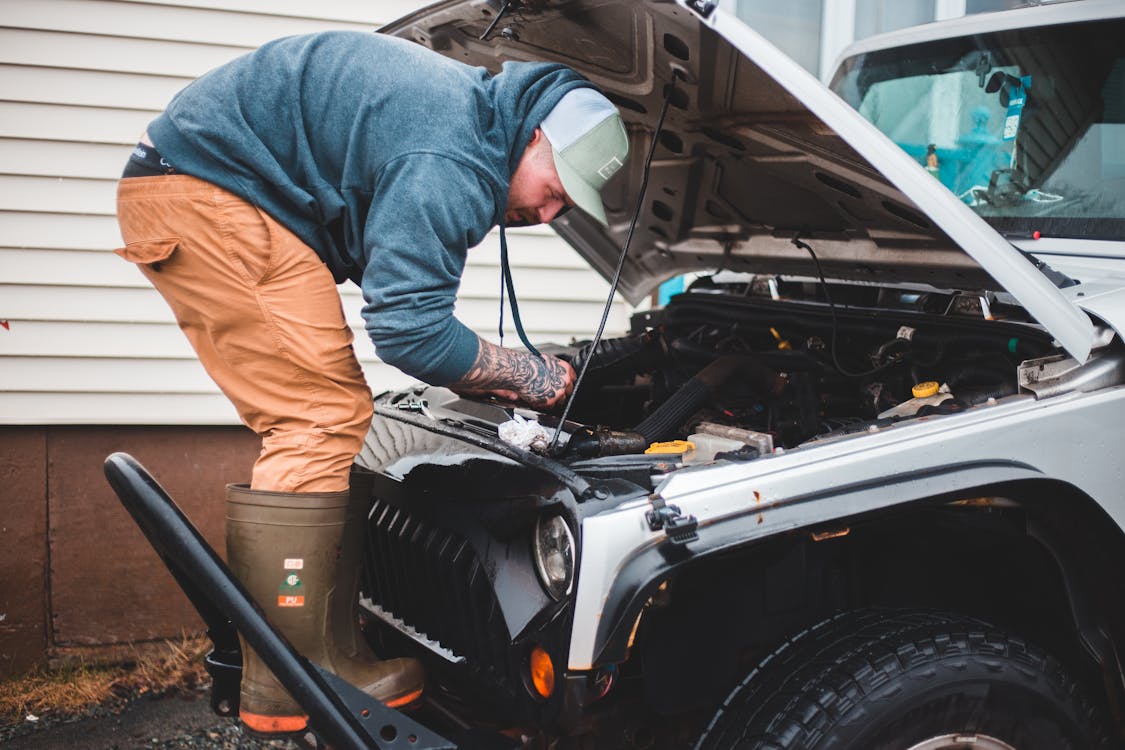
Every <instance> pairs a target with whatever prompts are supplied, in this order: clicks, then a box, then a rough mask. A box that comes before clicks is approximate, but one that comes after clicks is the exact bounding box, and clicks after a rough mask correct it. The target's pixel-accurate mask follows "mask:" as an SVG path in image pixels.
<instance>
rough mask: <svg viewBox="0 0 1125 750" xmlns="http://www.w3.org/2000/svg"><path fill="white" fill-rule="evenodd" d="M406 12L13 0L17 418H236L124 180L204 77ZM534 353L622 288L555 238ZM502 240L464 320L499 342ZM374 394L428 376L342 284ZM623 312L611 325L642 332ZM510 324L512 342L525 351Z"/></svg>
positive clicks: (10, 403) (542, 266) (535, 306)
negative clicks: (155, 261)
mask: <svg viewBox="0 0 1125 750" xmlns="http://www.w3.org/2000/svg"><path fill="white" fill-rule="evenodd" d="M418 6H419V4H418V3H412V2H402V1H401V0H322V1H321V2H317V3H310V2H307V0H213V1H208V0H194V1H193V0H179V1H174V0H147V1H145V2H139V1H136V0H0V321H4V322H5V323H6V326H7V328H6V329H5V328H3V327H0V424H153V425H155V424H230V423H235V422H237V418H236V416H235V414H234V411H233V409H232V408H231V407H230V406H229V404H228V403H227V402H226V399H225V398H223V396H222V395H221V394H219V392H218V391H217V389H216V388H215V386H214V385H213V384H212V383H211V381H210V379H209V378H208V377H207V375H206V374H205V373H204V372H203V370H202V368H201V367H200V366H199V364H198V362H197V361H196V359H195V356H194V353H193V352H192V350H191V348H190V347H189V346H188V344H187V341H186V339H184V337H183V335H182V334H181V333H180V332H179V331H178V330H177V327H176V323H175V320H174V319H173V318H172V315H171V312H170V311H169V310H168V308H167V306H166V305H165V304H164V302H163V300H162V299H161V298H160V296H159V295H158V294H157V293H156V292H155V291H154V290H153V289H152V288H151V287H149V286H148V284H147V282H146V281H145V280H144V278H143V277H142V276H141V275H140V273H139V272H138V271H137V270H136V269H135V268H134V267H133V266H131V265H130V264H128V263H126V262H124V261H123V260H121V259H119V258H118V257H117V256H115V255H114V254H113V252H112V250H113V248H115V247H118V246H119V245H120V243H121V240H120V236H119V234H118V230H117V224H116V221H115V219H114V215H113V214H114V196H115V191H116V181H117V177H118V176H119V175H120V172H121V168H122V167H123V166H124V163H125V159H126V158H127V156H128V153H129V150H130V148H131V146H132V145H133V144H134V143H136V140H137V137H138V136H139V135H140V133H141V131H142V130H143V129H144V127H145V125H146V124H147V123H148V122H149V121H150V120H151V119H152V118H153V117H155V116H156V114H157V113H159V111H160V110H161V109H162V108H163V107H164V105H165V104H166V103H167V102H168V100H169V99H170V98H171V97H172V95H173V94H174V93H175V92H176V91H178V90H179V89H180V88H182V87H183V86H184V85H186V84H187V83H188V82H189V81H191V80H192V79H193V78H195V77H197V76H199V75H200V74H202V73H204V72H205V71H207V70H208V69H210V68H212V67H214V66H216V65H220V64H222V63H223V62H225V61H226V60H229V59H231V58H232V57H234V56H236V55H239V54H242V53H243V52H245V51H247V50H249V49H252V48H254V47H256V46H258V45H260V44H262V43H263V42H266V41H268V40H270V39H273V38H276V37H280V36H285V35H287V34H297V33H304V32H308V31H315V30H320V29H329V28H342V29H357V30H364V31H366V30H371V29H373V28H377V27H378V26H379V25H380V24H381V23H383V22H386V21H389V20H392V19H394V18H396V17H398V16H400V15H403V14H405V13H408V12H410V11H412V10H413V9H415V8H416V7H418ZM509 246H510V248H511V252H512V263H513V266H514V269H513V270H514V274H515V281H516V289H517V292H518V293H519V301H520V311H521V313H522V315H523V320H524V325H525V328H526V329H527V331H528V335H529V336H530V337H531V339H532V340H533V341H555V342H558V343H566V342H568V341H570V340H571V339H572V338H575V337H577V338H586V337H589V336H590V335H591V334H592V331H593V330H594V328H595V326H596V325H597V322H598V319H599V317H600V315H601V307H602V304H603V302H604V299H605V295H606V293H607V290H608V287H607V285H606V283H605V282H604V281H603V280H602V279H600V278H599V277H597V276H596V274H594V273H593V272H592V271H590V270H589V269H588V268H587V267H586V265H585V263H584V262H583V261H582V260H581V259H580V258H578V256H577V255H576V254H575V253H574V251H573V250H571V249H570V248H569V247H567V246H566V245H565V244H564V243H563V242H562V241H560V240H559V239H558V238H557V237H555V235H554V234H553V233H552V232H550V231H549V230H547V229H539V228H536V229H524V230H513V231H511V232H509ZM499 285H500V281H499V251H498V239H497V237H496V236H495V235H492V236H489V238H488V239H487V240H486V242H485V243H484V244H483V245H482V246H481V247H479V248H477V249H475V250H472V251H470V254H469V265H468V267H467V269H466V271H465V274H464V277H463V283H462V289H461V295H460V298H459V302H458V308H457V312H458V317H459V318H460V319H461V320H463V321H464V322H465V323H466V324H467V325H469V326H470V327H472V328H474V329H475V330H477V331H478V332H480V333H481V334H482V335H484V336H485V337H487V338H489V339H491V340H493V341H496V340H497V339H498V336H497V331H496V326H497V316H498V305H499V301H498V291H499ZM340 290H341V295H342V297H343V305H344V310H345V312H346V314H347V316H348V320H349V323H350V324H351V325H352V327H353V329H354V331H355V334H356V351H357V353H358V354H359V357H360V361H361V362H362V364H363V366H364V370H365V371H366V373H367V377H368V382H369V383H370V385H371V387H372V390H374V391H376V392H379V391H382V390H385V389H387V388H392V387H399V386H401V385H404V384H406V383H409V382H410V379H409V378H407V377H406V376H405V375H403V374H402V373H400V372H398V371H397V370H394V369H393V368H390V367H387V366H386V365H383V364H382V363H380V362H379V361H378V359H377V358H376V357H375V354H374V349H373V347H372V346H371V344H370V341H368V339H367V336H366V333H365V332H364V330H363V324H362V320H361V319H360V316H359V309H360V306H361V305H362V299H361V297H360V296H359V290H358V289H356V288H355V287H354V286H353V285H351V284H346V285H344V286H342V287H340ZM627 315H628V310H627V309H626V308H625V307H624V305H623V304H622V303H620V302H619V303H617V304H616V305H615V307H614V311H613V314H612V315H611V317H610V322H609V330H610V331H611V332H620V331H622V330H624V328H625V327H626V325H627ZM505 321H506V323H507V325H506V329H507V332H508V333H507V334H506V336H508V337H510V338H506V339H505V342H506V343H509V344H517V345H518V341H517V339H516V337H515V334H514V329H513V328H512V326H511V315H510V314H506V315H505Z"/></svg>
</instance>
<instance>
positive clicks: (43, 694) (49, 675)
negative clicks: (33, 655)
mask: <svg viewBox="0 0 1125 750" xmlns="http://www.w3.org/2000/svg"><path fill="white" fill-rule="evenodd" d="M210 645H211V642H210V641H209V640H208V639H207V638H206V637H205V636H187V635H185V636H183V637H182V638H181V639H180V640H179V641H166V642H165V643H164V644H163V645H162V647H160V648H158V649H155V650H151V649H150V650H149V651H148V652H147V653H145V654H143V655H142V654H140V653H138V655H137V658H136V659H135V660H133V661H131V662H129V663H127V664H117V665H105V664H81V663H79V664H72V665H68V666H66V667H63V668H60V669H50V670H47V669H40V670H35V671H33V672H31V673H30V674H28V675H26V676H25V677H23V678H21V679H13V680H9V681H4V682H0V725H4V724H13V723H15V722H19V721H24V720H25V718H26V716H27V715H28V714H34V715H46V714H53V715H59V716H78V715H81V714H83V713H85V712H87V711H89V710H90V709H91V708H92V707H93V706H96V705H108V706H109V707H110V708H111V709H114V708H122V707H124V706H125V705H126V704H127V703H128V702H129V700H130V699H132V698H134V697H136V696H138V695H144V694H147V693H152V694H156V695H160V694H163V693H166V692H170V691H174V690H191V689H194V688H196V687H199V686H200V685H203V684H206V683H207V682H208V681H209V680H210V678H209V677H208V675H207V672H206V670H205V669H204V667H203V657H204V655H205V654H206V653H207V651H208V649H209V648H210Z"/></svg>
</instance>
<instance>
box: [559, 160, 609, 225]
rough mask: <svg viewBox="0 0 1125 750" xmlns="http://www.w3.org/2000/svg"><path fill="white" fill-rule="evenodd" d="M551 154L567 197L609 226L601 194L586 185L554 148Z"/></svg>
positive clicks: (602, 223)
mask: <svg viewBox="0 0 1125 750" xmlns="http://www.w3.org/2000/svg"><path fill="white" fill-rule="evenodd" d="M551 154H552V156H554V158H555V171H556V172H558V173H559V181H560V182H562V186H563V189H564V190H566V194H567V196H568V197H569V198H570V200H571V201H572V202H573V203H574V205H576V206H578V207H579V208H580V209H582V210H583V211H585V212H586V213H588V214H590V216H593V217H594V218H595V219H597V220H598V222H600V223H601V225H602V226H603V227H604V226H609V222H608V221H607V220H606V217H605V206H604V205H603V204H602V196H601V193H600V192H599V191H598V190H597V189H596V188H594V187H593V186H591V185H589V184H587V183H586V181H585V180H583V179H582V178H581V177H579V176H578V172H577V171H575V170H574V169H571V167H570V165H569V164H567V163H566V158H565V157H563V156H561V155H560V154H559V152H558V151H557V150H556V149H555V148H554V147H553V146H552V148H551Z"/></svg>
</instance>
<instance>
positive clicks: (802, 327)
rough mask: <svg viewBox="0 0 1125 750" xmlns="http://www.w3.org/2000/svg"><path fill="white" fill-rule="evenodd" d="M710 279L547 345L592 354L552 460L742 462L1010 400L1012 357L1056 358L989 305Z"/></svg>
mask: <svg viewBox="0 0 1125 750" xmlns="http://www.w3.org/2000/svg"><path fill="white" fill-rule="evenodd" d="M717 278H718V277H706V278H703V279H700V280H698V281H697V282H695V283H694V284H693V285H692V287H691V288H690V289H689V290H688V291H687V292H685V293H683V294H680V295H678V296H676V297H674V298H672V299H671V301H670V302H669V304H668V305H667V306H666V307H664V308H662V309H659V310H655V311H652V312H646V313H639V314H637V315H635V316H634V317H633V325H632V330H631V332H630V333H629V335H627V336H623V337H620V338H614V339H606V340H603V341H601V342H599V343H598V344H597V346H596V347H595V348H591V346H590V345H589V344H588V343H585V344H584V343H582V342H579V343H576V344H575V345H573V346H571V347H560V348H555V349H551V350H550V352H551V353H552V354H556V355H557V356H562V357H564V358H567V359H570V360H571V363H572V364H573V365H574V367H575V369H576V370H580V369H581V368H582V367H583V366H584V365H586V361H585V360H586V359H589V360H590V361H589V363H588V365H586V366H587V372H586V375H585V378H584V380H583V382H582V384H581V386H580V389H579V393H578V395H577V397H576V398H575V403H574V405H573V408H572V411H571V412H570V415H569V419H568V423H567V430H566V432H568V433H569V435H570V438H569V440H568V441H567V443H566V446H565V447H564V448H563V449H562V450H561V451H559V453H560V455H559V456H558V457H559V458H561V459H563V460H568V459H569V460H576V459H577V460H585V459H596V458H599V457H604V456H611V455H628V454H640V453H646V452H647V453H649V454H652V453H656V454H661V453H669V454H676V453H678V452H681V451H683V450H684V446H683V445H682V443H676V441H691V440H692V437H693V436H695V438H696V440H694V441H692V442H696V443H697V442H699V439H700V436H703V435H706V436H708V438H705V439H704V442H706V443H708V444H709V445H710V446H711V447H712V450H710V451H708V452H707V455H706V456H699V457H697V458H698V459H700V460H706V459H707V458H712V457H714V455H716V454H720V455H722V456H723V457H727V458H732V459H741V460H748V459H750V458H753V457H756V456H757V455H759V454H760V453H763V452H766V451H768V450H773V449H775V448H781V449H789V448H794V447H797V446H800V445H803V444H806V443H808V442H810V441H815V440H823V439H826V438H829V437H833V436H837V435H841V434H847V433H850V432H856V431H863V430H867V429H869V428H870V426H871V425H873V424H889V423H891V422H894V421H899V420H902V419H910V418H915V417H920V416H926V415H932V414H951V413H956V412H959V411H962V410H964V409H966V408H968V407H970V406H974V405H977V404H981V403H986V402H988V401H989V400H990V399H993V400H995V399H1001V398H1004V397H1008V396H1012V395H1015V394H1016V393H1017V392H1018V390H1019V388H1018V378H1017V369H1018V366H1019V364H1020V363H1021V362H1022V361H1025V360H1028V359H1034V358H1039V357H1043V356H1047V355H1050V354H1054V353H1055V352H1056V351H1057V348H1056V346H1055V344H1054V343H1053V341H1052V339H1051V337H1050V336H1049V335H1048V334H1046V333H1045V332H1043V331H1042V330H1041V329H1040V328H1038V327H1037V326H1034V325H1032V324H1029V323H1028V322H1027V319H1026V316H1025V315H1024V314H1023V311H1022V309H1021V308H1019V307H1016V306H1007V305H1004V304H1003V303H1001V302H998V301H997V300H996V299H995V298H994V297H985V296H973V295H965V294H960V293H954V292H937V291H913V290H903V289H896V288H887V287H875V286H859V285H853V284H848V285H843V284H841V285H835V286H833V287H831V299H832V300H833V303H832V304H829V303H827V302H826V298H825V290H824V287H823V286H822V285H821V284H818V283H816V282H802V281H789V282H783V281H781V280H780V279H777V278H776V277H769V278H762V277H758V276H752V277H748V278H747V279H745V280H743V281H742V282H741V283H737V282H736V283H730V282H724V283H719V282H718V281H716V279H717ZM540 419H541V421H542V422H543V424H545V425H552V421H551V417H550V416H548V415H540ZM573 423H577V425H574V424H573ZM712 436H713V437H716V438H720V439H719V440H717V441H716V440H711V439H710V437H712ZM724 441H733V442H724ZM715 446H718V448H719V449H723V448H725V450H716V449H714V448H715Z"/></svg>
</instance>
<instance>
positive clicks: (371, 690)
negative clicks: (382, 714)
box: [227, 484, 424, 735]
mask: <svg viewBox="0 0 1125 750" xmlns="http://www.w3.org/2000/svg"><path fill="white" fill-rule="evenodd" d="M368 489H369V485H368ZM369 499H370V493H369V491H368V492H364V491H363V489H362V488H360V487H356V488H353V491H352V492H351V493H349V492H331V493H291V492H269V491H264V490H251V489H250V488H249V487H248V486H247V485H237V484H231V485H227V561H228V565H229V566H230V569H231V571H232V572H233V573H234V575H235V577H236V578H238V580H239V581H240V582H241V583H242V585H243V586H244V587H245V588H246V590H247V591H248V592H249V593H250V596H251V597H253V599H254V601H255V602H257V604H258V606H259V607H261V608H262V611H263V612H265V614H266V618H267V619H268V620H269V621H270V624H272V625H273V626H274V627H275V628H277V629H278V630H280V631H281V633H282V634H283V635H284V636H285V637H286V638H287V639H288V640H289V642H290V643H291V644H292V645H293V647H294V648H295V649H296V650H297V651H299V652H300V653H301V654H302V655H304V656H305V657H306V658H308V659H309V660H310V661H312V662H314V663H316V664H319V665H320V666H321V667H323V668H325V669H327V670H328V671H330V672H333V673H334V674H337V675H339V676H340V677H342V678H344V679H345V680H347V681H348V682H350V683H352V684H353V685H355V686H356V687H358V688H359V689H360V690H363V691H364V692H365V693H367V694H368V695H370V696H372V697H373V698H375V699H377V700H379V701H382V702H383V703H385V704H387V705H388V706H391V707H394V708H403V707H406V706H409V705H411V704H413V703H414V702H416V701H417V700H418V699H419V698H420V697H421V694H422V686H423V683H424V674H423V671H422V666H421V664H419V663H418V662H417V661H415V660H414V659H388V660H385V661H380V660H378V659H377V658H376V657H375V655H374V654H373V653H371V651H370V649H369V648H368V646H367V643H366V641H365V640H364V639H363V635H362V633H360V632H359V620H358V618H357V616H356V610H355V602H356V590H357V583H358V580H359V560H360V556H361V554H362V550H361V547H362V544H363V529H362V523H363V518H364V516H365V513H364V512H363V510H364V508H365V507H366V506H367V504H368V502H369ZM349 507H350V509H351V511H350V513H349ZM349 516H350V517H349ZM240 703H241V705H240V710H239V713H240V715H241V718H242V723H243V725H244V726H245V727H246V728H247V729H249V730H250V731H252V732H254V733H257V734H265V735H276V734H291V733H297V732H302V731H304V730H305V728H306V727H307V725H308V716H307V715H306V714H305V712H304V710H303V709H302V708H301V707H300V705H299V704H298V703H297V702H296V701H295V700H293V698H292V697H290V695H289V693H287V692H286V691H285V689H284V688H283V687H282V686H281V683H279V682H278V681H277V679H276V678H275V677H274V676H273V674H272V673H271V672H270V671H269V670H268V669H267V668H266V666H265V664H264V663H263V662H262V661H261V659H259V658H258V655H257V654H255V653H254V652H253V651H252V650H251V649H250V648H249V645H248V644H247V643H246V641H245V640H242V689H241V693H240Z"/></svg>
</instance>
